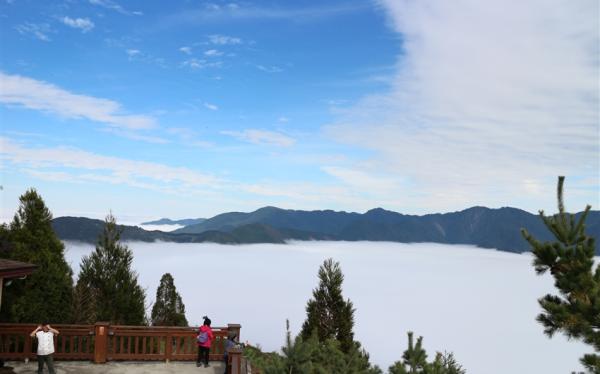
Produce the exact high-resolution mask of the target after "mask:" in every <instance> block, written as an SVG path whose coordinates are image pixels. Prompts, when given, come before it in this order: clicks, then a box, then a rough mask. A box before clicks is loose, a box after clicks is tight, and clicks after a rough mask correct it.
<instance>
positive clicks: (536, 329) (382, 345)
mask: <svg viewBox="0 0 600 374" xmlns="http://www.w3.org/2000/svg"><path fill="white" fill-rule="evenodd" d="M129 246H130V248H131V249H132V250H133V252H134V256H135V259H134V262H133V266H134V268H135V270H136V271H137V272H138V273H139V280H140V283H141V284H142V286H143V287H145V288H146V290H147V291H146V292H147V295H148V302H152V300H153V298H154V295H155V293H156V287H157V286H158V283H159V280H160V277H161V275H162V274H163V273H165V272H170V273H171V274H172V275H173V276H174V278H175V284H176V286H177V288H178V290H179V292H180V294H181V296H182V298H183V300H184V303H185V305H186V310H187V318H188V320H189V321H190V322H191V323H194V324H197V323H198V322H200V321H201V317H202V316H203V315H205V314H207V315H209V316H211V318H212V319H213V321H214V324H215V325H224V324H227V323H241V324H242V338H243V340H249V341H250V342H252V343H259V344H260V345H261V346H262V347H263V348H264V349H266V350H277V349H279V347H280V346H281V345H282V344H283V341H284V332H285V320H286V318H289V319H290V322H291V327H292V330H293V331H294V332H295V333H296V332H298V331H299V329H300V327H301V324H302V322H303V320H304V318H305V305H306V301H307V300H308V299H309V298H310V297H311V291H312V289H313V288H314V287H315V286H316V285H317V270H318V267H319V265H320V264H321V263H322V261H323V260H324V259H325V258H328V257H333V258H334V259H335V260H337V261H340V263H341V266H342V269H343V272H344V274H345V282H344V294H345V295H346V296H347V297H349V298H350V299H351V300H352V301H353V303H354V305H355V307H356V309H357V310H356V314H355V320H356V327H355V332H356V338H357V339H358V340H360V341H361V342H362V343H363V344H364V346H365V348H366V349H367V350H368V351H369V353H370V355H371V358H372V360H373V361H374V362H375V363H377V364H379V365H380V366H382V367H383V368H386V369H387V367H388V366H389V365H390V364H391V363H392V362H393V361H395V360H398V359H399V358H400V357H401V355H402V352H403V350H404V349H406V344H407V343H406V332H407V331H409V330H410V331H414V332H415V334H417V335H422V336H424V343H425V347H426V349H427V350H428V352H429V353H430V354H431V355H433V354H434V353H435V351H443V350H448V351H453V352H454V353H455V354H456V357H457V358H458V360H459V361H460V363H461V364H463V365H464V366H465V367H466V368H467V370H468V372H469V373H486V374H506V373H545V374H554V373H555V374H559V373H560V374H562V373H567V372H571V371H574V370H579V369H580V367H579V362H578V357H580V356H581V355H582V354H583V353H584V352H586V351H587V350H586V347H585V346H583V345H582V344H581V343H578V342H568V341H566V339H565V338H563V337H562V336H556V337H555V338H553V339H552V340H549V339H548V338H547V337H545V336H544V335H543V332H542V327H541V326H540V325H539V324H537V322H535V317H536V315H537V314H538V313H539V306H538V304H537V301H536V300H537V298H539V297H540V296H542V295H544V294H546V293H548V292H553V286H552V280H551V279H550V278H549V277H546V276H545V277H538V276H536V275H535V273H534V270H533V268H532V266H531V257H530V256H529V255H515V254H509V253H504V252H497V251H492V250H482V249H476V248H474V247H468V246H446V245H436V244H414V245H409V244H399V243H368V242H356V243H348V242H295V243H292V244H291V245H269V244H259V245H243V246H224V245H217V244H172V243H152V244H148V243H130V244H129ZM91 250H92V247H91V246H89V245H81V244H76V243H67V252H66V254H67V259H68V261H69V262H70V263H71V265H72V266H73V268H74V271H75V272H76V273H77V272H78V271H79V262H80V260H81V257H82V256H83V255H84V254H87V253H89V252H90V251H91Z"/></svg>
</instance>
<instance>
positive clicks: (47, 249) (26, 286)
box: [0, 189, 73, 323]
mask: <svg viewBox="0 0 600 374" xmlns="http://www.w3.org/2000/svg"><path fill="white" fill-rule="evenodd" d="M19 203H20V204H19V209H18V210H17V213H16V214H15V216H14V218H13V220H12V222H11V223H10V225H9V226H6V225H2V227H1V228H0V236H1V240H2V246H3V250H2V251H0V256H2V257H5V258H9V259H12V260H17V261H23V262H28V263H32V264H35V265H38V268H37V269H36V270H35V271H34V272H33V273H32V274H31V275H29V276H27V278H25V279H22V280H21V279H17V280H13V281H12V282H11V284H10V286H7V287H5V290H4V294H3V303H2V310H1V311H0V320H2V321H6V322H28V323H40V322H42V321H50V322H52V323H67V322H70V321H71V305H72V300H73V272H72V270H71V267H70V266H69V264H67V262H66V260H65V256H64V246H63V244H62V242H61V241H60V240H59V239H58V237H57V236H56V234H55V233H54V231H53V230H52V225H51V220H52V213H51V212H50V210H49V209H48V207H46V204H45V202H44V200H43V199H42V197H41V196H40V195H39V194H38V193H37V191H36V190H35V189H29V190H27V191H26V192H25V193H24V194H23V195H22V196H21V197H20V198H19Z"/></svg>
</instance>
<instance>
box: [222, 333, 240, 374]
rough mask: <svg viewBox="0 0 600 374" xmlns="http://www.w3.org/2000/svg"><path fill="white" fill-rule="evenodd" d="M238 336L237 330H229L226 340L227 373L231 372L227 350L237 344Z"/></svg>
mask: <svg viewBox="0 0 600 374" xmlns="http://www.w3.org/2000/svg"><path fill="white" fill-rule="evenodd" d="M236 338H237V334H236V333H235V331H229V333H228V334H227V340H226V341H225V353H224V356H225V374H229V354H228V352H227V351H228V350H229V348H233V347H235V346H236V344H237V342H236V341H235V339H236Z"/></svg>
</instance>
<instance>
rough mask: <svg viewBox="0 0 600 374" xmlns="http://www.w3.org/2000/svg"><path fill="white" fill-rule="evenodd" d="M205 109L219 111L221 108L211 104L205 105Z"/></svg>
mask: <svg viewBox="0 0 600 374" xmlns="http://www.w3.org/2000/svg"><path fill="white" fill-rule="evenodd" d="M204 107H205V108H207V109H210V110H219V107H218V106H216V105H215V104H211V103H204Z"/></svg>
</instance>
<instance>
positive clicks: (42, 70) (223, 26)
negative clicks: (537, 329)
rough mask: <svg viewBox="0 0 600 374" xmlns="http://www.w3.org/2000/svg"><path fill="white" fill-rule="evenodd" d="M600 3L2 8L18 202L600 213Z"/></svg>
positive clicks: (206, 210) (108, 1)
mask: <svg viewBox="0 0 600 374" xmlns="http://www.w3.org/2000/svg"><path fill="white" fill-rule="evenodd" d="M598 7H599V3H598V2H597V1H595V0H578V1H572V0H568V1H563V0H543V1H542V0H527V1H516V0H508V1H506V0H490V1H485V2H482V1H476V0H457V1H453V2H447V1H443V0H423V1H413V0H379V1H368V0H364V1H293V2H290V1H240V2H235V1H212V2H204V1H194V0H183V1H169V2H163V1H127V2H126V1H122V0H64V1H52V2H40V1H33V0H31V1H28V0H0V20H1V22H0V130H1V134H0V162H1V164H0V172H1V180H0V184H1V185H2V190H0V196H1V199H0V203H1V208H2V210H1V212H0V216H1V218H2V220H3V221H6V220H10V218H11V217H12V215H13V214H14V212H15V211H16V209H17V207H18V198H19V196H20V195H21V194H23V193H24V192H25V191H26V190H27V189H28V188H31V187H33V188H36V189H37V191H38V192H39V193H40V194H41V195H42V197H43V198H44V199H45V201H46V203H47V205H48V206H49V208H50V209H51V211H52V212H53V213H54V215H55V216H64V215H74V216H87V217H93V218H103V217H104V216H105V215H106V214H107V213H108V212H110V211H112V212H113V214H114V215H115V216H116V217H117V219H118V220H119V221H121V222H125V223H126V222H132V223H133V222H141V221H143V220H147V219H153V218H159V217H170V218H189V217H211V216H213V215H216V214H219V213H222V212H228V211H252V210H255V209H258V208H260V207H263V206H267V205H271V206H278V207H281V208H289V209H305V210H313V209H334V210H345V211H357V212H364V211H367V210H369V209H371V208H375V207H383V208H386V209H390V210H395V211H398V212H402V213H409V214H426V213H432V212H449V211H456V210H462V209H465V208H468V207H471V206H474V205H484V206H488V207H502V206H514V207H518V208H521V209H525V210H528V211H530V212H536V211H537V210H538V209H545V210H546V211H551V212H554V211H555V210H556V208H555V198H556V197H555V188H556V187H555V186H556V180H557V176H558V175H565V176H566V177H567V180H566V204H567V208H570V210H573V211H578V210H582V209H583V208H584V206H585V205H586V204H592V206H593V207H594V208H595V209H598V207H599V206H600V197H599V196H600V171H599V170H600V109H599V100H600V94H599V82H600V61H599V59H600V50H599V48H600V47H599V46H600V37H599V33H598V30H599V27H600V26H599V16H598V14H599V9H598Z"/></svg>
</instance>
